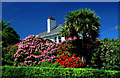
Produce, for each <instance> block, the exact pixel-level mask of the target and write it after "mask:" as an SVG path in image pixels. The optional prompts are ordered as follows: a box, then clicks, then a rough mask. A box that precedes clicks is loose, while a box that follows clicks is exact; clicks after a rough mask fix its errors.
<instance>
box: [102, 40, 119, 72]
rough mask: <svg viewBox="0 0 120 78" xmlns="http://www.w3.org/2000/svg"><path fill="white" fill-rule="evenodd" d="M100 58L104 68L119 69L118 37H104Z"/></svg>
mask: <svg viewBox="0 0 120 78" xmlns="http://www.w3.org/2000/svg"><path fill="white" fill-rule="evenodd" d="M103 42H104V45H102V46H101V47H102V53H101V56H100V57H101V59H102V62H103V68H104V69H109V70H110V69H111V70H120V39H104V40H103Z"/></svg>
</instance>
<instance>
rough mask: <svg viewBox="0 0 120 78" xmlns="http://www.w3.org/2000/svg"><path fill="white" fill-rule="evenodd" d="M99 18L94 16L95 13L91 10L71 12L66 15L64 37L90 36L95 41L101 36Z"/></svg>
mask: <svg viewBox="0 0 120 78" xmlns="http://www.w3.org/2000/svg"><path fill="white" fill-rule="evenodd" d="M99 20H100V19H99V17H98V16H96V15H95V14H94V11H90V9H81V10H76V11H71V12H69V13H68V14H67V15H66V21H65V27H64V28H63V29H62V31H65V32H66V33H65V32H64V33H62V35H64V36H65V35H67V37H73V36H76V37H79V35H80V34H81V35H83V37H85V36H86V35H89V36H91V37H92V38H93V40H94V39H95V38H96V37H98V36H99V34H98V32H99V27H100V23H99Z"/></svg>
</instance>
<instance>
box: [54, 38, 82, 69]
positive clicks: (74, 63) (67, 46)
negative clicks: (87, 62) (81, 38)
mask: <svg viewBox="0 0 120 78" xmlns="http://www.w3.org/2000/svg"><path fill="white" fill-rule="evenodd" d="M76 39H77V38H76V37H74V38H68V39H66V40H65V41H63V42H61V43H60V45H59V47H58V48H56V50H54V51H56V54H57V55H56V61H55V62H54V63H56V62H58V63H59V64H60V66H62V67H63V68H66V67H67V68H72V67H82V66H83V61H82V60H81V59H80V57H77V56H76V54H75V53H73V50H72V49H73V48H76V47H75V46H73V45H72V41H74V40H76Z"/></svg>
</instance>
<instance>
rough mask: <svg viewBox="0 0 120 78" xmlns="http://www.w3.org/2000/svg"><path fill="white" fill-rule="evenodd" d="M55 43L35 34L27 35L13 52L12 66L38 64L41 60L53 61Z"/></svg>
mask: <svg viewBox="0 0 120 78" xmlns="http://www.w3.org/2000/svg"><path fill="white" fill-rule="evenodd" d="M57 46H58V45H57V44H56V43H54V42H52V41H51V40H48V39H44V38H41V37H39V36H38V35H36V36H34V35H33V36H28V37H27V38H25V39H24V40H23V41H22V42H21V43H20V45H19V48H18V50H17V52H16V53H15V54H14V57H15V59H14V60H15V61H14V66H18V67H20V66H39V65H40V63H41V62H43V61H47V62H48V63H53V62H54V61H55V57H56V56H55V52H53V51H54V50H55V48H57Z"/></svg>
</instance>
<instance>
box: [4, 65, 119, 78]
mask: <svg viewBox="0 0 120 78" xmlns="http://www.w3.org/2000/svg"><path fill="white" fill-rule="evenodd" d="M2 76H3V78H7V77H10V78H20V77H24V78H48V77H49V78H58V77H59V78H64V77H70V78H74V77H78V78H80V77H82V78H83V77H84V78H88V77H89V78H91V77H92V78H119V77H120V71H110V70H100V69H88V68H47V67H10V66H2Z"/></svg>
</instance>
